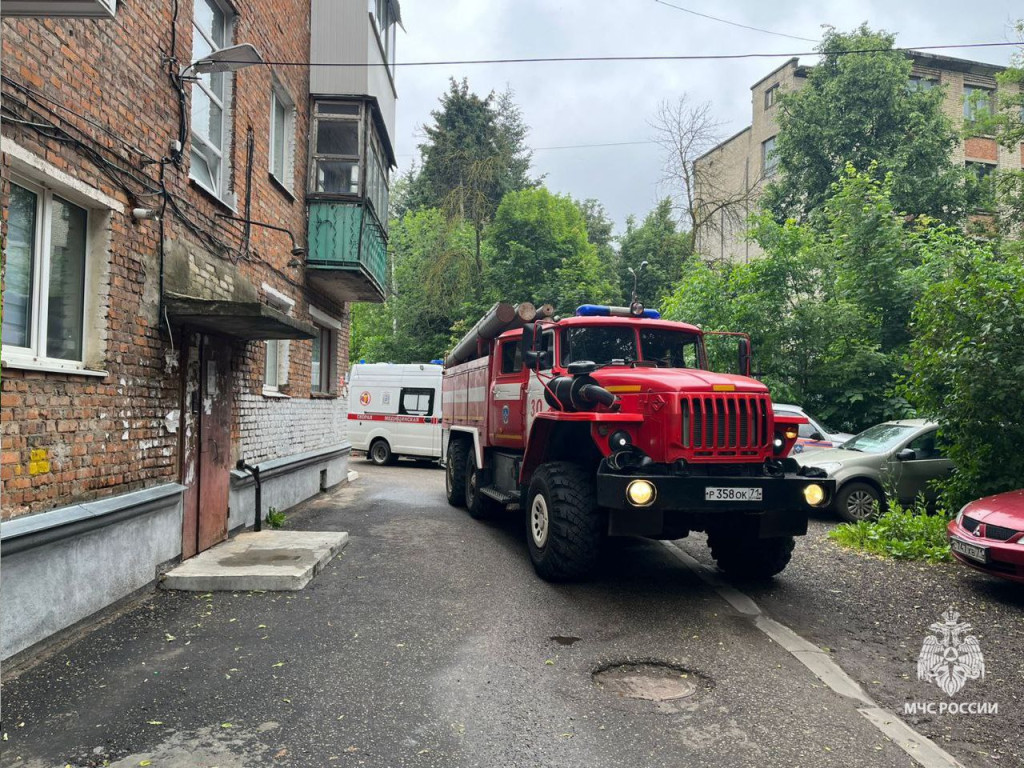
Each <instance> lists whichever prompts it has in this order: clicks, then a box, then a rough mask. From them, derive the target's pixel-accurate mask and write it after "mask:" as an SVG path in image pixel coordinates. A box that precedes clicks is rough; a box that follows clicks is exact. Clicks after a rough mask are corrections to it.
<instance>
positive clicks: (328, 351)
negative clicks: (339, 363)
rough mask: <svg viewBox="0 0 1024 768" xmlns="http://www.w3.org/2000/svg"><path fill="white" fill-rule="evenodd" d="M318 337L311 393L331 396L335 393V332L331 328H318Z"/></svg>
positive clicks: (315, 346)
mask: <svg viewBox="0 0 1024 768" xmlns="http://www.w3.org/2000/svg"><path fill="white" fill-rule="evenodd" d="M316 330H317V335H316V338H314V339H313V370H312V376H311V382H310V387H309V389H310V391H311V392H320V393H322V394H330V393H333V392H334V386H333V372H334V360H335V356H336V352H335V343H334V338H335V337H334V331H332V330H331V329H330V328H324V327H322V326H320V325H317V326H316Z"/></svg>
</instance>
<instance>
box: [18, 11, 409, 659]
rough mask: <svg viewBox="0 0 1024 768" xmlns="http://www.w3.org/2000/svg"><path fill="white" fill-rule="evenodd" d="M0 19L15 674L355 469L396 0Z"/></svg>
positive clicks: (377, 296)
mask: <svg viewBox="0 0 1024 768" xmlns="http://www.w3.org/2000/svg"><path fill="white" fill-rule="evenodd" d="M2 13H3V15H4V19H3V21H2V56H3V61H4V68H3V73H2V95H3V114H2V119H0V134H2V135H0V151H2V162H0V182H2V183H0V204H2V235H3V242H4V252H3V345H2V350H0V361H2V382H0V397H2V411H0V414H2V419H0V439H2V467H0V473H2V475H0V480H2V485H3V487H2V500H0V556H2V569H3V579H2V581H0V658H8V657H11V656H13V655H16V654H20V653H23V652H31V651H32V649H33V648H34V647H35V646H36V645H37V644H38V643H40V642H43V641H46V640H48V639H49V638H52V637H53V636H54V635H55V633H60V632H61V631H64V630H66V629H67V628H68V627H70V626H72V625H74V624H76V623H77V622H80V621H82V620H86V619H88V617H90V616H92V615H93V614H95V613H96V612H97V611H101V610H103V609H104V608H106V607H108V606H110V605H111V604H114V603H116V602H118V601H120V600H123V599H125V598H128V597H129V596H131V595H132V594H133V593H135V592H137V591H139V590H145V589H148V588H151V587H152V586H153V584H154V583H155V581H156V579H157V578H158V576H159V574H160V573H161V572H162V571H163V570H165V569H166V568H167V567H169V566H170V565H172V564H174V563H175V562H177V561H179V560H181V559H183V558H188V557H191V556H193V555H195V554H196V553H198V552H200V551H203V550H205V549H207V548H209V547H211V546H213V545H215V544H216V543H218V542H220V541H222V540H224V539H225V538H226V537H228V536H229V535H230V534H231V533H232V532H234V531H237V530H240V529H241V528H243V527H246V526H251V525H252V524H253V522H254V521H255V517H256V514H257V513H258V514H260V515H261V516H265V515H266V512H267V510H268V509H269V508H270V507H275V508H277V509H279V510H285V509H287V508H288V507H290V506H292V505H294V504H296V503H298V502H300V501H302V500H304V499H306V498H309V497H311V496H313V495H315V494H316V493H318V492H320V491H321V490H324V489H327V488H330V487H332V486H334V485H337V484H338V483H341V482H344V481H345V479H346V478H347V475H348V457H349V453H350V449H351V445H350V443H349V442H348V440H347V437H346V429H347V427H346V425H347V411H348V406H347V399H346V398H347V393H346V391H345V386H344V361H346V360H347V359H348V333H349V307H350V303H351V302H354V301H382V300H383V286H384V281H385V277H386V244H387V232H386V220H387V205H388V185H389V174H390V171H391V169H392V167H393V166H394V158H395V155H394V147H393V143H392V137H393V135H394V115H395V102H396V98H397V92H396V90H395V82H394V53H395V42H396V41H395V38H396V28H397V26H398V25H399V23H400V15H399V14H400V10H399V6H398V3H397V0H369V3H367V0H265V2H260V3H245V4H238V3H236V4H231V3H229V2H228V1H227V0H176V1H175V2H170V3H168V2H159V1H158V0H141V1H140V2H135V3H120V4H118V3H116V1H115V0H74V1H73V2H69V0H57V1H56V2H49V0H10V1H8V0H5V2H4V4H3V8H2ZM68 13H71V14H72V16H70V17H69V16H68V15H67V14H68ZM353 61H358V62H365V63H366V64H367V66H364V67H358V68H353V67H339V66H336V65H338V64H342V63H345V64H350V63H351V62H353ZM240 460H241V461H244V462H245V463H246V464H248V465H254V466H258V467H259V469H260V471H261V472H260V474H261V478H262V484H263V485H262V509H261V510H258V511H257V510H255V508H254V504H255V494H254V486H253V481H252V478H251V475H250V474H249V473H248V472H245V471H241V470H239V469H237V468H236V464H237V463H238V462H239V461H240Z"/></svg>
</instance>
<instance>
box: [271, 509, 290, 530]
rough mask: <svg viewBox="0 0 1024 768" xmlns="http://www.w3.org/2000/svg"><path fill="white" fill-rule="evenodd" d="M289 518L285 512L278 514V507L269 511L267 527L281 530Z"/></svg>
mask: <svg viewBox="0 0 1024 768" xmlns="http://www.w3.org/2000/svg"><path fill="white" fill-rule="evenodd" d="M287 519H288V516H287V515H286V514H285V513H284V512H278V511H277V508H276V507H271V508H270V509H268V510H267V525H269V526H270V527H271V528H280V527H281V526H282V525H284V521H285V520H287Z"/></svg>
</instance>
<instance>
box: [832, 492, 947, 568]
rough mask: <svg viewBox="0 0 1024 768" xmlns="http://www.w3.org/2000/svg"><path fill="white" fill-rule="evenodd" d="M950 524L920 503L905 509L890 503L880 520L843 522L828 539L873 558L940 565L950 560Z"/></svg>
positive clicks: (941, 515)
mask: <svg viewBox="0 0 1024 768" xmlns="http://www.w3.org/2000/svg"><path fill="white" fill-rule="evenodd" d="M948 523H949V518H948V517H947V516H946V515H944V514H934V515H930V514H928V510H927V509H926V508H925V505H924V504H923V503H922V502H920V501H918V502H916V503H915V504H914V505H913V506H912V507H904V506H902V505H901V504H900V503H899V502H897V501H894V500H891V501H890V502H889V510H888V511H887V512H886V513H885V514H883V515H882V516H881V517H879V518H878V519H877V520H872V521H864V520H862V521H861V522H859V523H844V524H842V525H840V526H838V527H837V528H834V529H832V530H831V531H830V532H829V534H828V536H829V538H830V539H832V540H833V541H835V542H838V543H839V544H841V545H842V546H844V547H850V548H851V549H860V550H863V551H865V552H870V553H871V554H874V555H881V556H883V557H891V558H894V559H896V560H924V561H926V562H929V563H939V562H944V561H947V560H950V559H951V556H950V554H949V543H948V542H947V540H946V525H947V524H948Z"/></svg>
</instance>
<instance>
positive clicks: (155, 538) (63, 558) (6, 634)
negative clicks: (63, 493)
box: [0, 484, 182, 659]
mask: <svg viewBox="0 0 1024 768" xmlns="http://www.w3.org/2000/svg"><path fill="white" fill-rule="evenodd" d="M164 488H165V492H164V493H163V494H154V493H153V492H152V491H150V492H139V493H128V494H124V495H122V496H119V497H114V498H109V499H104V500H103V501H102V502H101V504H102V505H103V508H102V509H97V508H95V507H93V508H90V506H91V505H76V506H75V507H68V508H64V509H60V510H53V512H49V513H43V514H41V515H34V516H31V517H29V518H22V520H19V521H17V522H19V523H22V522H26V521H32V523H34V526H33V529H32V530H25V529H24V528H23V529H21V530H18V529H14V528H11V527H9V526H3V527H0V535H2V537H3V542H2V545H0V546H2V548H3V574H2V578H0V658H2V659H6V658H8V657H9V656H11V655H13V654H15V653H18V652H19V651H22V650H24V649H26V648H28V647H29V646H31V645H34V644H35V643H38V642H40V641H42V640H45V639H47V638H49V637H50V636H51V635H53V634H54V633H56V632H59V631H61V630H63V629H66V628H68V627H70V626H72V625H73V624H75V623H77V622H79V621H81V620H82V619H84V618H87V617H88V616H90V615H92V614H94V613H96V612H97V611H100V610H102V609H103V608H106V607H107V606H109V605H111V604H113V603H116V602H117V601H118V600H120V599H122V598H124V597H127V596H128V595H130V594H132V593H133V592H135V591H137V590H139V589H141V588H143V587H145V586H146V585H147V584H150V583H152V582H153V581H154V580H155V579H156V578H157V568H158V566H160V565H161V564H162V563H166V562H167V561H169V560H173V559H174V558H176V557H179V556H180V555H181V519H182V498H181V490H180V489H181V486H177V485H175V484H171V485H168V486H165V487H164ZM154 495H156V496H157V498H154ZM160 496H162V497H160ZM90 512H91V513H94V514H90ZM136 512H138V514H135V513H136ZM47 518H48V520H47ZM115 518H116V522H110V523H109V524H105V522H106V520H108V519H115ZM49 521H53V522H58V523H59V524H58V525H55V526H53V527H49V526H48V522H49ZM97 525H99V526H101V527H95V526H97ZM19 534H20V535H19Z"/></svg>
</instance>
